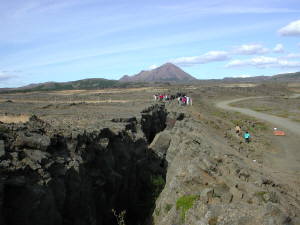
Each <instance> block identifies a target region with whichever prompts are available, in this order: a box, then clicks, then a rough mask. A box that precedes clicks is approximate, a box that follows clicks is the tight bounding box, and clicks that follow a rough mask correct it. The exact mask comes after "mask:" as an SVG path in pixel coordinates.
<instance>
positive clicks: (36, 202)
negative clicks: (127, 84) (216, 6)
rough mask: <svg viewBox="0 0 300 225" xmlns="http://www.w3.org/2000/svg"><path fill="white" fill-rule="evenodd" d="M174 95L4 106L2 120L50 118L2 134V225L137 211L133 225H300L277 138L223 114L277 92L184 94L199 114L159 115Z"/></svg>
mask: <svg viewBox="0 0 300 225" xmlns="http://www.w3.org/2000/svg"><path fill="white" fill-rule="evenodd" d="M172 88H173V92H176V91H178V89H177V87H176V88H174V87H172ZM172 88H170V87H169V89H172ZM169 89H168V88H166V87H164V88H162V89H161V90H159V89H155V90H150V89H143V90H138V91H137V90H136V91H135V92H130V93H131V94H130V93H127V94H126V95H124V93H121V94H120V93H110V95H109V96H110V97H109V98H111V99H110V100H109V101H110V102H101V101H102V100H103V101H104V99H107V98H108V96H106V97H105V98H103V99H102V100H101V98H99V99H97V98H98V96H97V95H95V96H94V94H95V93H92V94H91V93H90V92H89V93H88V94H87V93H86V92H84V93H82V92H78V93H75V94H74V93H73V94H74V95H71V96H72V98H73V101H72V102H68V99H69V98H70V96H69V95H67V97H66V96H65V95H63V97H61V99H55V97H53V96H58V94H57V93H54V94H53V93H52V94H51V93H44V94H43V95H41V96H38V98H39V99H38V100H36V99H35V100H34V99H33V96H34V94H28V95H29V96H27V97H24V96H23V97H22V96H20V95H19V96H17V97H16V96H12V95H5V96H3V95H2V96H0V97H1V99H2V103H1V106H5V107H4V108H3V107H1V111H2V112H1V113H4V114H5V113H6V114H27V115H31V114H33V113H36V114H37V115H38V116H32V117H31V118H30V120H29V121H28V122H26V123H18V124H16V123H15V124H13V123H11V124H4V123H1V124H0V177H1V178H0V224H3V225H19V224H24V225H35V224H39V225H44V224H45V225H52V224H53V225H54V224H55V225H60V224H61V225H69V224H70V225H71V224H77V225H89V224H93V225H99V224H101V225H106V224H117V220H116V218H115V216H114V215H113V213H112V211H111V210H112V209H115V210H116V212H117V214H119V213H121V212H122V211H126V214H125V216H124V217H125V218H126V224H127V225H134V224H147V225H148V224H156V225H159V224H161V225H168V224H170V225H176V224H178V225H180V224H187V225H194V224H195V225H221V224H222V225H225V224H226V225H242V224H243V225H244V224H246V225H258V224H262V225H271V224H272V225H277V224H278V225H298V224H300V219H299V215H300V190H299V185H300V184H299V180H300V179H297V178H299V174H293V175H292V176H284V177H283V176H277V175H276V173H274V168H272V163H270V161H269V158H268V155H270V154H272V151H273V149H274V148H273V147H274V146H273V143H272V142H270V139H269V136H268V129H269V127H268V126H267V125H266V124H264V123H262V122H260V121H258V120H255V119H254V118H249V117H245V116H243V115H241V114H237V113H231V112H225V111H222V110H218V109H216V108H214V107H213V104H211V102H214V101H215V100H216V99H228V98H230V97H231V98H233V97H241V96H242V97H243V96H245V97H246V96H252V95H254V96H258V95H264V94H265V93H266V92H267V91H266V90H265V89H262V90H263V93H262V92H258V91H259V90H261V88H258V87H249V88H248V87H247V88H241V87H236V88H225V87H221V88H220V87H201V88H198V87H193V86H192V87H185V89H184V90H183V91H185V92H186V93H187V94H189V95H190V96H192V97H193V102H194V104H193V106H186V107H184V106H179V105H178V104H177V103H176V102H175V101H174V102H171V103H166V104H158V105H154V106H151V107H149V105H151V104H153V100H152V94H153V93H157V92H159V91H169ZM272 90H273V89H272V88H270V92H272ZM226 93H227V94H226ZM272 93H273V94H274V95H276V96H278V95H281V94H285V93H286V90H285V89H283V90H282V91H281V92H280V91H278V88H274V91H273V92H272ZM50 94H51V96H52V97H53V101H50V102H45V101H47V98H49V96H46V95H50ZM68 94H70V93H68ZM96 94H99V93H96ZM268 94H270V93H268ZM44 95H45V96H44ZM60 95H62V93H60ZM82 95H83V96H86V95H89V97H88V99H85V100H84V101H83V99H80V98H85V97H82ZM102 95H105V94H103V93H102ZM76 96H77V97H76ZM65 98H66V99H65ZM20 99H21V100H20ZM25 100H26V102H24V101H25ZM33 100H34V101H33ZM63 100H64V101H63ZM65 100H67V102H66V101H65ZM77 100H78V101H77ZM121 100H122V101H123V102H122V103H121ZM125 100H126V101H125ZM58 101H61V102H58ZM81 101H82V102H81ZM94 101H96V102H94ZM114 101H115V102H114ZM117 101H119V102H117ZM29 103H30V104H31V105H30V104H29ZM16 109H17V110H16ZM76 110H77V111H76ZM74 112H78V114H76V113H74ZM139 112H141V113H139ZM99 115H103V116H102V117H100V116H99ZM78 116H79V117H78ZM236 123H239V124H240V125H241V126H242V128H243V130H244V129H247V130H250V131H251V133H252V134H253V140H252V142H251V143H249V144H246V143H244V142H243V140H242V139H241V137H240V136H238V135H236V134H235V131H234V129H233V128H234V125H235V124H236ZM292 172H293V171H292ZM288 178H289V179H288Z"/></svg>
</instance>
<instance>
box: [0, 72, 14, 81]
mask: <svg viewBox="0 0 300 225" xmlns="http://www.w3.org/2000/svg"><path fill="white" fill-rule="evenodd" d="M16 77H17V76H16V75H12V74H9V73H7V72H6V71H0V81H1V82H2V81H7V80H11V79H14V78H16Z"/></svg>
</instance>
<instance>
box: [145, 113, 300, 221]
mask: <svg viewBox="0 0 300 225" xmlns="http://www.w3.org/2000/svg"><path fill="white" fill-rule="evenodd" d="M168 111H170V110H168ZM150 147H152V148H153V150H154V151H155V152H157V153H158V155H160V156H164V158H166V161H167V163H168V170H167V177H166V185H165V187H164V189H163V191H162V192H161V194H160V196H159V198H158V200H157V201H156V208H155V210H154V213H153V217H154V224H155V225H175V224H176V225H179V224H186V225H258V224H259V225H297V224H300V220H299V215H300V201H299V195H298V194H297V193H295V192H294V191H293V190H291V189H290V188H289V185H288V184H285V183H282V182H281V180H279V179H278V178H277V177H274V176H271V174H270V173H269V172H268V170H267V169H266V168H263V165H262V164H259V163H258V162H254V161H252V160H251V159H249V158H247V157H244V156H243V154H241V153H239V152H237V151H235V150H234V149H232V148H231V147H230V146H228V145H227V144H226V140H225V139H224V138H223V137H220V136H218V135H216V133H214V132H213V130H211V128H209V127H207V126H206V125H205V123H202V122H201V121H195V120H194V119H192V118H191V117H189V116H188V115H186V118H185V119H183V120H181V121H177V122H176V123H175V126H174V127H173V129H171V130H164V131H162V132H161V133H159V134H158V135H156V137H155V139H154V141H153V143H151V145H150Z"/></svg>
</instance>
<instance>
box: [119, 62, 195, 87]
mask: <svg viewBox="0 0 300 225" xmlns="http://www.w3.org/2000/svg"><path fill="white" fill-rule="evenodd" d="M195 80H197V79H196V78H195V77H193V76H191V75H190V74H188V73H186V72H185V71H183V70H182V69H181V68H179V67H178V66H176V65H174V64H172V63H165V64H163V65H161V66H159V67H157V68H155V69H152V70H142V71H141V72H139V73H138V74H136V75H133V76H128V75H124V76H123V77H121V78H120V79H119V81H121V82H181V83H182V82H190V81H195Z"/></svg>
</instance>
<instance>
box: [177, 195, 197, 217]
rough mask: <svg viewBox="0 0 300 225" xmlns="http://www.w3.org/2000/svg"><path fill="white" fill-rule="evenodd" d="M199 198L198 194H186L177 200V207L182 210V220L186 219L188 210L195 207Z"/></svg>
mask: <svg viewBox="0 0 300 225" xmlns="http://www.w3.org/2000/svg"><path fill="white" fill-rule="evenodd" d="M197 199H198V195H185V196H182V197H180V198H179V199H178V200H177V201H176V209H177V210H181V211H180V218H181V220H182V222H184V221H185V214H186V212H187V211H188V210H189V209H190V208H192V207H193V205H194V202H195V201H196V200H197Z"/></svg>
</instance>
